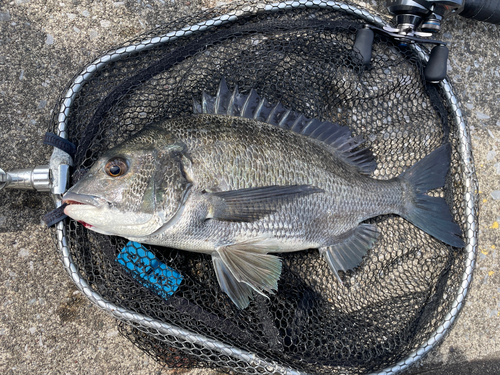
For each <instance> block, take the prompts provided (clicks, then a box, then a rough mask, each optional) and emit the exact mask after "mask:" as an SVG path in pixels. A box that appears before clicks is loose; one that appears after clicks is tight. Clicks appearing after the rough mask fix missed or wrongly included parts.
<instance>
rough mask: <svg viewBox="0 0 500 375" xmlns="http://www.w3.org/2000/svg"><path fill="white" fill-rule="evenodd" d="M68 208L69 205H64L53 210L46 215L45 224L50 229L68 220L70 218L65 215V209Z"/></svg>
mask: <svg viewBox="0 0 500 375" xmlns="http://www.w3.org/2000/svg"><path fill="white" fill-rule="evenodd" d="M66 206H67V204H66V203H64V204H63V205H62V206H59V207H58V208H56V209H55V210H52V211H50V212H49V213H48V214H45V216H44V217H43V221H44V222H45V224H47V226H48V227H51V226H53V225H56V224H57V223H58V222H60V221H63V220H64V219H66V218H67V217H68V216H66V214H65V213H64V208H65V207H66Z"/></svg>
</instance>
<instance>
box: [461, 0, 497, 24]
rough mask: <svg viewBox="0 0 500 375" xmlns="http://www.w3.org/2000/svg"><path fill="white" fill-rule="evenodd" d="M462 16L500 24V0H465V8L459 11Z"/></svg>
mask: <svg viewBox="0 0 500 375" xmlns="http://www.w3.org/2000/svg"><path fill="white" fill-rule="evenodd" d="M459 14H460V15H461V16H462V17H465V18H471V19H473V20H476V21H483V22H489V23H494V24H495V25H499V24H500V1H499V0H465V6H464V10H462V11H461V12H460V13H459Z"/></svg>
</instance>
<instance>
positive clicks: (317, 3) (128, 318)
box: [51, 0, 477, 374]
mask: <svg viewBox="0 0 500 375" xmlns="http://www.w3.org/2000/svg"><path fill="white" fill-rule="evenodd" d="M302 8H327V9H331V10H335V11H341V12H345V13H346V14H349V15H354V16H356V17H359V18H361V19H363V20H365V21H366V22H369V23H371V24H374V25H376V26H378V27H383V26H386V25H387V23H386V22H385V21H384V20H382V19H381V18H380V17H378V16H375V15H373V14H371V13H370V12H368V11H367V10H364V9H361V8H358V7H356V6H354V5H351V4H346V3H341V2H336V1H327V2H325V1H321V0H312V1H306V0H299V1H287V2H278V3H273V4H262V7H261V6H248V7H243V8H242V9H240V10H238V11H234V12H230V13H227V14H225V15H222V16H219V17H216V18H213V19H211V20H208V21H205V22H202V23H199V24H195V25H191V26H186V27H184V28H182V29H180V30H176V31H172V32H169V33H167V34H165V35H162V36H158V37H154V38H148V39H145V40H143V41H141V42H140V43H136V44H134V45H130V46H127V47H123V48H119V49H116V50H113V51H111V52H109V53H107V54H105V55H103V56H101V57H99V58H98V59H96V60H95V61H93V62H92V63H90V64H89V65H87V66H86V67H85V68H84V69H83V70H82V73H80V74H79V75H78V76H76V78H75V79H74V80H73V82H72V84H71V86H70V88H69V90H68V91H67V93H66V95H65V96H64V98H63V101H62V105H61V109H60V111H59V115H58V135H59V136H60V137H63V138H67V137H68V131H67V123H66V120H67V119H68V117H69V113H70V111H71V107H72V103H73V100H74V98H75V97H76V95H77V94H78V92H79V91H80V89H81V88H82V86H83V84H84V83H85V82H86V81H88V80H90V79H91V78H92V76H93V75H94V74H95V73H96V72H98V71H99V70H100V69H102V68H103V67H105V66H106V65H107V64H109V63H111V62H113V61H116V60H118V59H121V58H125V57H126V56H127V55H128V54H130V53H132V52H138V51H141V50H145V49H150V48H153V47H155V46H157V45H159V44H163V43H170V42H172V41H174V40H176V39H178V38H179V37H182V36H188V35H193V34H195V33H203V32H204V31H206V30H208V29H211V28H213V27H216V26H219V25H223V24H228V23H232V22H235V21H237V20H238V19H240V18H241V17H244V16H247V15H252V14H256V13H257V12H264V13H265V12H273V11H279V10H284V9H302ZM411 47H412V48H414V49H415V51H416V52H417V54H418V56H419V58H420V59H422V60H423V61H427V59H428V54H427V52H426V50H424V49H423V48H422V47H420V46H419V45H414V44H412V45H411ZM439 85H440V88H441V90H442V92H443V93H444V96H445V99H446V101H447V104H448V105H449V107H450V111H451V113H452V116H453V117H454V121H455V123H456V126H457V129H458V132H457V133H458V141H459V147H458V151H459V153H460V157H461V159H462V161H463V175H462V178H463V184H464V186H465V194H464V196H463V200H464V201H465V202H466V203H467V204H466V205H465V216H466V217H468V218H470V217H475V216H476V214H477V212H476V211H477V207H476V203H475V200H474V196H475V194H477V191H476V189H477V182H476V180H475V177H474V176H475V173H474V172H475V169H474V164H473V157H472V147H471V140H470V135H469V132H468V129H467V124H466V121H465V119H464V117H463V115H462V112H461V110H460V105H459V101H458V99H457V97H456V96H455V94H454V93H453V89H452V87H451V85H450V83H449V82H448V80H447V79H445V80H443V81H442V82H441V83H440V84H439ZM59 160H61V158H60V151H55V152H54V154H53V156H52V159H51V165H53V166H57V163H58V162H59ZM54 200H55V203H56V206H57V207H59V206H60V205H61V197H60V195H58V194H54ZM465 225H466V226H465V233H464V237H465V238H464V239H465V242H466V243H467V246H466V249H465V251H466V254H467V256H466V259H465V262H466V265H465V272H464V274H463V276H462V282H461V285H460V287H459V290H458V292H457V295H456V298H455V300H454V302H453V304H452V308H451V309H450V311H449V312H448V314H447V315H446V317H445V318H444V319H443V321H442V322H441V324H440V325H439V326H438V328H437V329H436V330H435V332H434V333H433V334H432V335H431V337H430V338H429V339H428V340H427V341H426V342H425V343H424V344H423V345H421V347H420V348H418V349H416V350H415V351H413V352H412V353H410V354H409V355H408V356H407V358H405V359H403V360H401V361H400V362H398V363H396V364H395V365H393V366H392V367H389V368H386V369H384V370H382V371H379V372H377V373H376V374H395V373H398V372H400V371H403V370H405V369H407V368H408V367H409V366H411V365H412V364H414V363H416V362H417V361H419V360H420V359H422V358H423V357H424V356H425V355H426V354H427V353H429V352H430V351H431V350H432V349H433V348H435V347H436V345H438V344H439V343H440V342H441V341H442V339H443V338H444V336H445V335H446V333H447V332H448V331H449V329H450V328H451V327H452V326H453V323H454V321H455V320H456V318H457V316H458V314H459V312H460V310H461V308H462V307H463V305H464V302H465V298H466V295H467V292H468V290H469V286H470V283H471V280H472V271H473V269H474V263H475V257H476V251H477V238H476V236H477V223H476V221H475V220H467V222H466V224H465ZM56 231H57V249H58V251H59V252H60V256H61V258H62V261H63V265H64V268H65V269H66V271H67V272H68V274H69V275H70V277H71V279H72V280H73V282H74V283H75V285H76V287H77V288H78V289H79V290H80V291H81V292H82V293H83V294H84V295H85V296H86V297H87V298H88V299H89V300H90V301H91V302H93V303H94V304H96V305H97V306H98V307H99V308H101V309H102V310H104V311H105V312H107V313H109V314H110V315H112V316H113V317H115V318H117V319H119V320H121V321H123V322H125V323H127V324H130V325H133V326H134V327H135V328H139V329H140V327H143V328H144V329H148V331H149V333H150V330H151V329H152V330H154V331H156V332H158V334H164V335H168V336H173V337H176V338H178V339H181V340H184V341H185V342H189V343H192V344H196V345H200V346H202V347H204V348H207V349H210V350H214V351H217V352H219V353H220V354H221V355H225V356H229V357H231V358H234V359H237V360H242V361H244V362H246V363H248V364H249V365H251V366H253V367H255V368H256V369H258V371H259V372H261V373H269V374H272V373H282V374H302V373H303V372H300V371H297V370H294V369H291V368H287V367H283V366H282V365H280V364H279V363H276V362H269V361H265V360H262V359H260V358H259V357H258V356H257V355H255V354H253V353H251V352H248V351H244V350H241V349H239V348H236V347H233V346H230V345H227V344H225V343H223V342H220V341H218V340H214V339H210V338H208V337H205V336H203V335H200V334H195V333H193V332H190V331H189V330H186V329H183V328H180V327H176V326H174V325H171V324H167V323H164V322H161V321H158V320H155V319H152V318H150V317H148V316H145V315H141V314H138V313H135V312H133V311H130V310H127V309H124V308H121V307H119V306H117V305H115V304H113V303H111V302H109V301H108V300H106V299H105V298H103V297H102V296H101V295H100V294H99V293H98V292H97V291H95V290H93V289H92V288H91V287H90V285H89V283H88V282H87V280H86V279H84V278H83V277H82V276H81V274H80V273H79V271H78V269H77V267H76V265H75V264H74V263H73V260H72V256H71V253H70V248H69V240H68V238H67V233H66V228H65V225H64V224H63V223H62V222H60V223H58V225H57V227H56Z"/></svg>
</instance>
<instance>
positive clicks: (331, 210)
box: [62, 78, 464, 309]
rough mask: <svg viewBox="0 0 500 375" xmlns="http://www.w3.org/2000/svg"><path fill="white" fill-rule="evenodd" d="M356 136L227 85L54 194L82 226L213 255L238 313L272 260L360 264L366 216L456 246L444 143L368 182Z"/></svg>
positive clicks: (367, 243) (372, 236) (368, 227)
mask: <svg viewBox="0 0 500 375" xmlns="http://www.w3.org/2000/svg"><path fill="white" fill-rule="evenodd" d="M364 142H365V140H364V139H363V138H362V137H361V136H354V135H353V134H352V132H351V131H350V129H349V128H348V127H346V126H341V125H339V124H337V123H333V122H330V121H320V120H318V119H314V118H313V119H309V118H307V117H305V116H303V115H301V114H299V113H297V112H294V111H292V110H290V109H287V108H285V107H284V106H283V105H281V104H280V103H278V104H270V103H269V102H268V101H267V100H266V99H265V98H261V97H260V96H259V95H258V94H257V92H256V91H255V90H254V89H252V90H251V91H250V92H249V93H248V94H241V93H240V92H239V90H238V86H237V85H236V86H235V87H234V89H233V90H230V89H229V88H228V86H227V83H226V81H225V79H224V78H223V79H222V80H221V81H220V84H219V87H218V90H217V93H216V95H215V96H211V95H209V94H207V93H206V92H205V91H203V92H202V95H201V101H197V100H195V99H193V114H192V115H190V116H185V117H179V118H175V119H167V120H162V121H159V122H156V123H151V124H149V125H146V126H145V127H144V128H143V129H142V130H140V131H139V132H138V133H136V134H135V135H134V136H132V137H131V138H130V139H128V140H127V141H125V142H123V143H121V144H119V145H117V146H115V147H113V148H111V149H109V150H107V151H106V152H105V153H104V154H103V155H102V156H101V157H100V158H99V159H98V160H97V161H96V162H95V163H94V165H93V166H92V167H91V168H90V170H89V171H88V172H87V173H86V174H85V175H84V176H83V177H82V178H81V179H80V180H79V181H78V182H77V183H76V184H75V185H74V186H72V187H71V188H70V189H69V190H68V191H67V192H66V194H65V195H64V196H63V200H62V202H63V203H64V204H66V207H65V208H64V213H65V214H66V215H67V216H69V217H71V218H73V219H74V220H76V221H78V222H79V223H81V224H83V225H84V226H85V227H86V228H88V229H90V230H93V231H96V232H98V233H102V234H105V235H114V236H121V237H124V238H126V239H128V240H130V241H135V242H139V243H143V244H150V245H158V246H165V247H170V248H176V249H180V250H187V251H192V252H198V253H204V254H209V255H211V259H212V263H213V266H214V270H215V275H216V277H217V280H218V282H219V285H220V288H221V290H222V291H223V292H224V293H225V294H227V296H228V297H229V298H230V299H231V300H232V301H233V302H234V304H235V305H236V306H237V307H238V308H239V309H244V308H246V307H247V306H248V305H249V304H250V302H251V301H252V299H253V298H254V296H255V295H256V294H261V295H264V296H267V295H268V294H272V293H274V291H277V290H278V281H279V278H280V275H281V269H282V263H281V259H280V257H279V256H277V255H276V254H280V253H287V252H294V251H301V250H307V249H318V250H319V252H320V253H321V255H322V256H323V257H324V259H325V261H326V262H327V263H328V265H329V267H330V269H331V271H332V276H333V278H332V280H334V279H337V280H338V282H342V280H341V278H340V275H339V272H340V271H347V270H350V269H354V268H356V267H358V266H359V265H360V264H361V262H362V261H363V257H364V256H366V254H367V253H368V251H369V250H370V249H372V248H373V246H374V244H375V243H376V241H377V239H378V237H379V235H380V233H379V230H378V229H377V226H376V225H375V224H372V223H368V222H367V220H368V219H371V218H374V217H377V216H381V215H388V214H395V215H399V216H401V217H403V218H404V219H406V220H407V221H409V222H410V223H412V224H413V225H415V226H416V227H418V228H420V229H421V230H423V231H424V232H426V233H427V234H429V235H430V236H432V237H434V238H435V239H436V240H438V241H441V242H443V243H445V244H447V245H450V246H453V247H458V248H460V247H464V241H463V240H462V231H461V228H460V226H459V225H458V224H456V223H455V222H454V220H453V217H452V215H451V212H450V208H449V206H448V204H447V203H446V201H445V199H444V198H441V197H434V196H430V195H428V194H426V193H427V192H428V191H430V190H433V189H436V188H439V187H442V186H444V185H445V179H446V175H447V173H448V170H449V166H450V160H451V146H450V144H449V143H444V144H443V145H441V146H440V147H438V148H436V149H435V150H434V151H432V152H431V153H429V154H428V155H427V156H426V157H424V158H423V159H421V160H420V161H418V162H417V163H416V164H414V165H413V166H411V167H410V168H408V169H407V170H406V171H404V172H403V173H402V174H401V175H399V176H398V177H395V178H391V179H386V180H383V179H375V178H373V177H372V175H373V172H374V171H375V169H376V168H377V163H376V160H375V156H374V154H373V153H372V152H371V150H370V149H369V148H367V147H363V144H364Z"/></svg>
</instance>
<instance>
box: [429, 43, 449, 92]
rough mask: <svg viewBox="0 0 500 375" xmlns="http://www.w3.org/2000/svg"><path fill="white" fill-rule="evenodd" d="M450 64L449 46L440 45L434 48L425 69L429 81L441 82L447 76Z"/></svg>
mask: <svg viewBox="0 0 500 375" xmlns="http://www.w3.org/2000/svg"><path fill="white" fill-rule="evenodd" d="M447 65H448V47H446V46H443V45H440V46H436V47H434V48H433V49H432V51H431V54H430V56H429V61H428V62H427V66H426V67H425V70H424V75H425V79H426V80H427V81H428V82H432V83H437V82H441V81H442V80H443V79H444V78H445V77H446V72H447Z"/></svg>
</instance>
